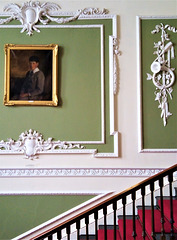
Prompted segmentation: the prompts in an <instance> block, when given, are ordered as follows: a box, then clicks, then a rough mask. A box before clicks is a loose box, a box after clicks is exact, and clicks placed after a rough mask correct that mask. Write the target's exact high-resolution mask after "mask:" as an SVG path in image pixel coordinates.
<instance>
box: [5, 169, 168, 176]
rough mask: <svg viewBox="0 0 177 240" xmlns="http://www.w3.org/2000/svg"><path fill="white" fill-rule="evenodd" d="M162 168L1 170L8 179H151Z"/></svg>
mask: <svg viewBox="0 0 177 240" xmlns="http://www.w3.org/2000/svg"><path fill="white" fill-rule="evenodd" d="M163 170H164V169H162V168H159V169H158V168H150V169H148V168H28V169H26V168H19V169H18V168H8V169H7V168H1V169H0V178H7V177H150V176H153V175H154V174H157V173H159V172H161V171H163Z"/></svg>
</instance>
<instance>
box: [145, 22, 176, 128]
mask: <svg viewBox="0 0 177 240" xmlns="http://www.w3.org/2000/svg"><path fill="white" fill-rule="evenodd" d="M167 30H168V31H171V32H173V33H176V32H177V30H176V29H175V28H174V27H171V26H170V25H168V24H167V25H164V24H162V23H161V24H159V25H156V26H155V29H154V30H153V31H152V32H151V33H152V34H156V33H159V32H161V40H160V41H158V42H157V43H154V48H156V51H155V52H154V54H156V55H157V57H156V59H155V60H154V61H153V63H152V64H151V71H152V72H153V75H151V74H149V73H147V80H152V82H153V84H154V85H155V87H156V91H155V92H154V94H155V101H158V102H159V106H158V108H160V109H161V118H163V124H164V126H166V124H167V119H168V118H169V117H170V116H171V115H172V113H171V112H169V102H168V97H170V99H172V91H173V88H172V86H173V84H174V82H175V75H174V70H175V69H174V68H171V59H174V58H175V54H174V46H173V43H172V42H171V41H170V39H169V36H168V34H167V32H166V31H167Z"/></svg>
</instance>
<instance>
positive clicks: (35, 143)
mask: <svg viewBox="0 0 177 240" xmlns="http://www.w3.org/2000/svg"><path fill="white" fill-rule="evenodd" d="M74 148H77V149H83V148H84V146H81V145H80V144H73V143H70V142H66V141H60V140H58V141H53V140H52V138H48V140H47V141H45V140H44V139H43V137H42V134H40V133H38V132H37V131H34V130H32V129H30V130H29V131H25V132H23V133H21V134H20V136H19V139H18V140H17V141H14V140H13V139H8V141H7V142H4V141H3V140H2V141H0V151H3V150H4V149H5V150H8V151H14V152H19V153H24V154H25V158H28V159H31V160H33V159H35V158H37V154H38V153H41V152H46V151H50V150H55V149H60V150H61V149H64V150H67V149H74Z"/></svg>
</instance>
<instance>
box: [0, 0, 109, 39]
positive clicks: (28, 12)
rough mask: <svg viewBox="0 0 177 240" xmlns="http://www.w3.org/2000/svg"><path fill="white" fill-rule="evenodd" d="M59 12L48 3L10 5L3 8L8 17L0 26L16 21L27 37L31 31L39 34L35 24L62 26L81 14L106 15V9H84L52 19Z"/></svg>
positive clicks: (54, 6) (55, 5)
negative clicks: (67, 15) (56, 24)
mask: <svg viewBox="0 0 177 240" xmlns="http://www.w3.org/2000/svg"><path fill="white" fill-rule="evenodd" d="M59 10H60V6H58V5H57V4H55V3H50V2H46V3H43V4H40V2H38V1H37V2H33V1H29V2H25V3H23V4H22V6H21V7H20V6H19V5H17V4H15V3H10V4H8V5H7V6H5V8H4V11H5V12H7V13H9V15H10V17H7V18H3V19H0V24H6V23H9V22H11V21H12V20H18V21H20V22H21V24H22V30H21V33H23V32H25V31H26V32H27V35H29V36H31V35H32V34H33V31H36V32H40V30H39V29H38V28H37V27H36V24H37V23H42V24H44V25H46V24H48V23H49V22H51V21H52V22H56V23H58V24H64V23H69V22H72V21H75V20H77V19H78V18H79V16H80V15H81V14H83V15H104V14H107V13H108V11H107V10H106V9H103V10H102V11H100V10H99V9H98V8H86V9H84V10H78V11H77V12H76V13H75V14H74V16H71V17H52V14H53V13H55V12H57V11H59Z"/></svg>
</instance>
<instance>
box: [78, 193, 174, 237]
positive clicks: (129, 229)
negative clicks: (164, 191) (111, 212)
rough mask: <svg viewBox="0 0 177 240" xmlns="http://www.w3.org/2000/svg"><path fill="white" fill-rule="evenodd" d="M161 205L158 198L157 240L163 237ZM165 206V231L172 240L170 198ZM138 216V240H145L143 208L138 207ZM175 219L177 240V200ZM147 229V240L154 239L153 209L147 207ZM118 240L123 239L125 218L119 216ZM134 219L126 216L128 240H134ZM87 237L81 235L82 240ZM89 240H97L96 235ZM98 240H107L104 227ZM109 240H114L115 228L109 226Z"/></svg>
mask: <svg viewBox="0 0 177 240" xmlns="http://www.w3.org/2000/svg"><path fill="white" fill-rule="evenodd" d="M160 206H161V203H160V199H159V197H157V206H155V207H154V217H155V220H154V229H155V236H156V239H157V240H160V236H161V209H160ZM163 206H164V220H165V223H164V229H165V232H166V240H170V229H171V224H170V200H169V197H164V198H163ZM137 214H138V215H137V216H135V224H136V234H137V237H136V240H143V237H142V207H141V206H138V207H137ZM173 218H174V234H175V240H177V198H174V199H173ZM145 229H146V238H145V239H146V240H151V239H153V238H152V237H151V233H152V224H151V207H150V206H146V207H145ZM116 233H117V235H116V237H117V239H116V240H122V239H123V216H118V227H117V230H116ZM132 233H133V217H132V216H129V215H128V216H127V215H126V240H134V238H133V236H132ZM85 239H86V236H84V235H81V236H80V240H85ZM88 239H89V240H90V239H92V240H96V237H95V236H94V235H90V236H89V238H88ZM98 240H105V237H104V226H103V225H101V226H99V230H98ZM107 240H114V227H113V226H110V225H108V226H107Z"/></svg>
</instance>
